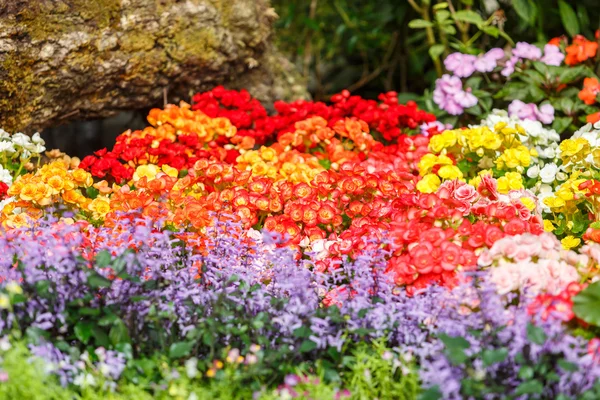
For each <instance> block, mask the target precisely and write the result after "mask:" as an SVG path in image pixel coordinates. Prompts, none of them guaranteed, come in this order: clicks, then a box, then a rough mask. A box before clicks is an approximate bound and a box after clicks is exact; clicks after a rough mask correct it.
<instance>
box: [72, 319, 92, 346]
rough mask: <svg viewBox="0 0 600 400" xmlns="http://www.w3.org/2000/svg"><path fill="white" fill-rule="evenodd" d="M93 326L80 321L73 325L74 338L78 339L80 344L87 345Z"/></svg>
mask: <svg viewBox="0 0 600 400" xmlns="http://www.w3.org/2000/svg"><path fill="white" fill-rule="evenodd" d="M93 326H94V325H93V324H92V323H91V322H83V321H80V322H78V323H77V324H76V325H75V329H74V331H75V337H76V338H77V339H79V340H80V341H81V342H82V343H84V344H87V342H88V341H89V340H90V337H92V328H93Z"/></svg>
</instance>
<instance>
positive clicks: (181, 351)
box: [169, 342, 194, 358]
mask: <svg viewBox="0 0 600 400" xmlns="http://www.w3.org/2000/svg"><path fill="white" fill-rule="evenodd" d="M193 347H194V343H193V342H177V343H173V344H172V345H171V347H169V357H170V358H182V357H185V356H187V355H189V354H190V352H191V351H192V348H193Z"/></svg>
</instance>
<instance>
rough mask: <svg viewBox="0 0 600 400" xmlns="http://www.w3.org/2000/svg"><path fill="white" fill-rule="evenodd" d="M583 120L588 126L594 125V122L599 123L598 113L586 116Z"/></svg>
mask: <svg viewBox="0 0 600 400" xmlns="http://www.w3.org/2000/svg"><path fill="white" fill-rule="evenodd" d="M585 120H586V121H587V122H589V123H590V124H595V123H596V122H598V121H600V111H599V112H595V113H593V114H590V115H588V116H587V117H585Z"/></svg>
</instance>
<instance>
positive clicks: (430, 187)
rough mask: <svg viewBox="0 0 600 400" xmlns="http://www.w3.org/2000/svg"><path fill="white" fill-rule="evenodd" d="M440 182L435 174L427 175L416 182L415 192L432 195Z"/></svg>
mask: <svg viewBox="0 0 600 400" xmlns="http://www.w3.org/2000/svg"><path fill="white" fill-rule="evenodd" d="M441 183H442V182H441V181H440V178H439V177H438V176H437V175H435V174H427V175H425V176H424V177H423V179H421V180H420V181H419V182H417V190H418V191H419V192H421V193H433V192H435V191H436V190H437V189H438V187H439V186H440V184H441Z"/></svg>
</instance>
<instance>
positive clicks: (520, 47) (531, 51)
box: [513, 42, 542, 60]
mask: <svg viewBox="0 0 600 400" xmlns="http://www.w3.org/2000/svg"><path fill="white" fill-rule="evenodd" d="M513 55H514V56H517V57H519V58H524V59H527V60H539V59H540V57H542V51H541V50H540V49H539V48H538V47H537V46H535V45H533V44H529V43H526V42H518V43H517V45H516V46H515V48H514V49H513Z"/></svg>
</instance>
